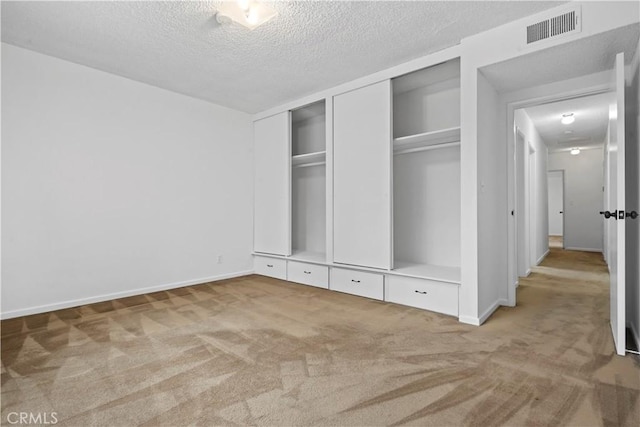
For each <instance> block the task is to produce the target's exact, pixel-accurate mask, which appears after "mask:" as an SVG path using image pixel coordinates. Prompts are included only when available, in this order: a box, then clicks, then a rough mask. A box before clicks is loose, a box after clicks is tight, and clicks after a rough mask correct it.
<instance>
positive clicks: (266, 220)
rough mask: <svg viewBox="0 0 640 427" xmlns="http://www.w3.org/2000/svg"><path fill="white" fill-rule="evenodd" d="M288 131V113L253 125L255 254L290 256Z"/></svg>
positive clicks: (289, 150) (289, 148)
mask: <svg viewBox="0 0 640 427" xmlns="http://www.w3.org/2000/svg"><path fill="white" fill-rule="evenodd" d="M290 129H291V126H290V118H289V112H288V111H287V112H284V113H280V114H276V115H275V116H271V117H267V118H265V119H261V120H257V121H256V122H255V123H254V124H253V132H254V137H253V138H254V167H255V169H254V173H255V175H254V180H255V181H254V182H255V187H254V188H255V189H254V191H255V193H254V203H255V205H254V231H253V248H254V251H255V252H263V253H269V254H277V255H291V197H290V196H291V154H290V152H291V143H290V140H291V137H290V135H291V131H290Z"/></svg>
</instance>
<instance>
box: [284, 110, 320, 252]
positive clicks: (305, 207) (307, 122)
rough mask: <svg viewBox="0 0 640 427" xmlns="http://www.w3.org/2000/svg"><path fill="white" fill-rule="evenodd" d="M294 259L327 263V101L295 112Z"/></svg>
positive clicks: (292, 133)
mask: <svg viewBox="0 0 640 427" xmlns="http://www.w3.org/2000/svg"><path fill="white" fill-rule="evenodd" d="M291 154H292V157H291V168H292V170H291V228H292V230H291V251H292V253H291V257H292V258H296V259H301V260H307V261H316V262H326V234H327V233H326V218H327V216H326V194H327V193H326V182H327V167H326V110H325V101H324V100H322V101H318V102H315V103H313V104H309V105H306V106H304V107H301V108H298V109H295V110H292V111H291Z"/></svg>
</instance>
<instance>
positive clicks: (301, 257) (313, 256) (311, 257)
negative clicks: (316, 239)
mask: <svg viewBox="0 0 640 427" xmlns="http://www.w3.org/2000/svg"><path fill="white" fill-rule="evenodd" d="M288 259H290V260H291V261H307V262H313V263H320V264H326V262H327V255H326V254H325V253H321V252H311V251H293V253H292V254H291V255H290V256H289V257H288Z"/></svg>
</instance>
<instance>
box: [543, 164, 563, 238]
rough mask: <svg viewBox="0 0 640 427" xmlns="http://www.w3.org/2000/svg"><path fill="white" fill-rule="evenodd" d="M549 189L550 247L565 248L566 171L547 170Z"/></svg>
mask: <svg viewBox="0 0 640 427" xmlns="http://www.w3.org/2000/svg"><path fill="white" fill-rule="evenodd" d="M547 188H548V189H549V249H564V240H563V236H564V171H563V170H550V171H549V172H547Z"/></svg>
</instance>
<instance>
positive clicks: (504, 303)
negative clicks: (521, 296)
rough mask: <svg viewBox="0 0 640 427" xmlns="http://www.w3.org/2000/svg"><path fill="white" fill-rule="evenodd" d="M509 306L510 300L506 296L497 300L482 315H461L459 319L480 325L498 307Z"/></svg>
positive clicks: (468, 323) (469, 323) (462, 321)
mask: <svg viewBox="0 0 640 427" xmlns="http://www.w3.org/2000/svg"><path fill="white" fill-rule="evenodd" d="M501 306H505V307H508V306H509V301H508V300H507V299H506V298H500V299H498V300H496V301H495V302H494V303H493V304H491V307H489V308H488V309H486V310H485V312H484V313H482V315H481V316H480V317H472V316H460V317H459V318H458V321H459V322H461V323H466V324H467V325H473V326H480V325H482V324H483V323H484V322H486V321H487V319H488V318H489V317H490V316H491V315H492V314H493V313H494V312H495V311H496V310H497V309H498V307H501Z"/></svg>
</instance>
